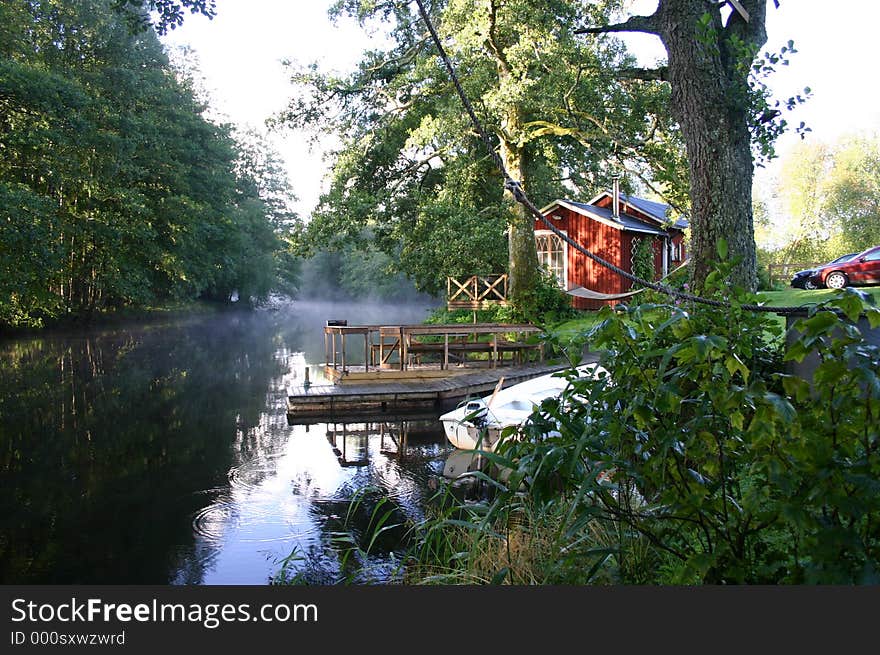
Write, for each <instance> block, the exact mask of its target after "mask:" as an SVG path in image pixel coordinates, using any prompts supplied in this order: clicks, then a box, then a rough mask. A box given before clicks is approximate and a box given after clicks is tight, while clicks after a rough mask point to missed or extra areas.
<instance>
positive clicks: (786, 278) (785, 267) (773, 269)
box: [767, 262, 824, 285]
mask: <svg viewBox="0 0 880 655" xmlns="http://www.w3.org/2000/svg"><path fill="white" fill-rule="evenodd" d="M823 263H824V262H801V263H798V262H794V263H787V264H769V265H768V266H767V272H768V274H769V277H770V284H771V285H773V284H788V283H789V282H791V278H792V276H793V275H794V274H795V273H797V272H798V271H803V270H806V269H808V268H816V267H817V266H821V265H822V264H823Z"/></svg>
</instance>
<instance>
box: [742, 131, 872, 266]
mask: <svg viewBox="0 0 880 655" xmlns="http://www.w3.org/2000/svg"><path fill="white" fill-rule="evenodd" d="M878 180H880V139H878V138H877V136H876V135H867V134H854V135H849V136H846V137H843V138H842V139H840V140H839V141H837V142H835V143H833V144H825V143H801V144H798V145H796V146H794V147H793V148H792V149H791V150H790V151H789V152H788V153H786V154H785V156H784V157H783V159H782V168H781V172H780V178H779V184H778V187H777V188H776V190H775V193H776V195H778V197H779V198H780V199H781V201H782V210H783V213H782V216H781V217H780V218H782V219H784V220H783V221H781V222H779V223H778V224H776V225H771V224H770V222H769V220H768V221H767V222H766V225H765V226H763V228H764V229H763V231H762V232H760V233H758V235H757V236H760V237H761V239H760V240H761V242H762V245H764V247H765V248H767V249H768V252H767V253H766V254H767V255H768V256H769V257H772V258H773V259H774V261H776V262H777V263H784V262H798V261H801V262H811V261H812V262H824V261H830V260H832V259H835V258H837V257H839V256H840V255H842V254H844V253H847V252H860V251H862V250H864V249H866V248H869V247H871V246H873V245H876V244H878V243H880V182H878ZM771 248H772V249H773V250H772V251H771V250H770V249H771Z"/></svg>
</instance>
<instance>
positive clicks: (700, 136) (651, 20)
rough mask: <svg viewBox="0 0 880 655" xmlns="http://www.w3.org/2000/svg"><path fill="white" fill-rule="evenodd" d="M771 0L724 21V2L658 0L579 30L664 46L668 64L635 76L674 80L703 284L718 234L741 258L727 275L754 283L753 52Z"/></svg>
mask: <svg viewBox="0 0 880 655" xmlns="http://www.w3.org/2000/svg"><path fill="white" fill-rule="evenodd" d="M767 1H768V0H739V2H738V3H737V5H738V7H737V8H735V10H731V13H730V15H729V17H728V18H727V22H726V24H725V23H724V22H723V21H722V18H721V5H722V4H723V3H716V2H708V1H707V0H660V2H659V4H658V6H657V11H656V12H654V13H653V14H652V15H650V16H632V17H630V18H629V19H628V20H626V21H625V22H623V23H618V24H614V25H603V26H598V27H587V28H583V29H580V30H577V32H578V33H580V34H602V33H609V32H645V33H648V34H655V35H657V36H658V37H660V39H661V40H662V41H663V45H664V46H666V52H667V55H668V56H669V64H668V66H667V67H666V69H665V70H663V69H657V70H655V71H648V70H643V69H639V72H638V76H637V77H638V78H640V79H664V80H668V81H669V82H670V84H671V88H672V98H671V103H672V107H671V109H672V113H673V117H674V118H675V120H676V121H678V123H679V125H680V126H681V132H682V135H683V136H684V139H685V147H686V149H687V155H688V162H689V167H690V171H689V172H690V197H691V214H690V225H691V262H692V274H693V280H694V282H695V285H696V287H697V289H700V288H702V287H703V286H704V283H705V281H706V276H707V275H708V274H709V272H710V270H711V268H712V262H713V261H715V260H717V259H718V254H717V252H718V251H717V246H718V241H719V240H720V239H724V240H725V241H726V242H727V245H728V251H729V253H730V257H731V258H733V259H736V260H738V263H737V265H736V267H735V268H734V269H733V271H732V272H731V275H730V279H729V282H730V283H732V284H736V285H739V286H743V287H745V288H747V289H751V290H753V289H754V288H755V286H756V281H757V279H756V261H755V229H754V218H753V216H752V175H753V172H754V169H753V164H752V151H751V133H750V129H749V127H750V120H751V118H752V116H751V110H752V108H751V106H750V100H749V94H748V89H749V87H748V74H749V70H750V68H751V64H752V61H753V59H754V55H755V54H756V53H757V52H758V50H759V49H760V48H761V47H762V46H763V45H764V43H765V42H766V41H767V33H766V29H765V20H766V15H767ZM740 9H743V10H744V11H745V12H747V14H748V20H746V18H745V16H744V15H743V14H742V13H740ZM630 77H631V75H630Z"/></svg>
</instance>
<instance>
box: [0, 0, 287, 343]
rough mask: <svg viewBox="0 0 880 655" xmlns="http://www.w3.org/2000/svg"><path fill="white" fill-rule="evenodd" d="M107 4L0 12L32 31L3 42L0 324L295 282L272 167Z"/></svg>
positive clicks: (281, 193) (258, 291)
mask: <svg viewBox="0 0 880 655" xmlns="http://www.w3.org/2000/svg"><path fill="white" fill-rule="evenodd" d="M110 4H111V3H110V1H109V0H84V1H82V2H77V3H58V2H53V1H51V0H44V1H41V2H30V3H7V4H4V5H3V7H2V9H0V12H2V13H0V18H2V19H3V22H4V24H10V25H18V26H19V27H25V28H26V29H27V33H28V34H29V37H28V38H27V39H22V38H16V37H15V36H14V35H13V34H11V33H7V32H5V31H4V32H0V51H2V52H0V54H2V55H3V57H2V58H0V116H2V118H0V149H2V151H3V158H2V161H0V253H2V254H0V292H2V294H0V296H2V300H0V326H10V325H11V326H18V325H39V324H41V323H42V322H44V321H46V320H54V319H57V318H62V317H69V316H89V315H92V314H94V313H98V312H103V311H105V310H108V309H115V308H119V307H123V306H127V305H135V306H138V305H140V306H142V305H145V304H149V303H153V302H163V301H166V300H172V301H174V300H181V299H187V298H189V299H192V298H195V297H198V296H200V295H202V296H205V297H211V298H217V299H221V300H227V299H228V298H229V296H230V294H231V293H232V292H233V291H238V292H239V295H240V296H242V297H243V298H245V299H247V300H250V299H254V300H259V299H260V298H262V297H265V296H266V295H267V293H268V292H269V290H270V289H271V288H273V287H275V286H277V284H278V277H279V275H280V274H284V275H285V276H287V277H288V278H289V276H290V275H291V274H293V273H294V272H295V271H294V270H293V269H292V267H291V266H290V260H289V258H287V257H286V256H285V255H284V251H285V249H286V248H287V246H286V243H285V240H286V238H287V235H288V234H289V232H290V231H291V230H292V229H293V228H294V227H295V224H296V223H297V220H298V219H296V217H295V216H294V215H293V214H292V213H291V212H290V211H289V210H287V208H286V206H285V201H284V200H283V198H284V197H285V196H286V197H288V198H289V197H290V192H289V188H287V186H286V181H285V180H283V178H282V177H281V176H280V175H279V167H278V165H277V158H276V157H274V156H273V155H272V154H271V153H270V152H269V151H268V150H267V149H266V148H265V147H264V144H260V143H258V142H255V141H253V140H252V139H251V138H250V137H248V136H247V135H235V134H233V132H232V130H231V129H230V128H229V127H228V126H219V125H215V124H213V123H211V122H209V121H207V120H206V119H205V118H204V117H203V116H202V112H203V111H204V109H205V108H204V106H203V105H201V104H200V103H199V102H198V101H197V100H196V98H195V95H194V93H193V91H192V88H191V84H190V82H189V81H188V80H186V79H184V78H183V77H181V76H178V75H177V74H176V73H175V71H173V70H172V69H171V67H170V65H169V63H168V61H167V58H166V57H165V55H164V53H163V51H162V47H161V45H160V43H159V41H158V39H157V38H156V35H155V33H154V32H153V31H152V30H147V31H143V32H140V33H137V34H132V33H131V32H130V31H129V30H128V29H127V26H126V25H125V24H124V20H123V18H122V17H121V16H120V15H119V14H118V13H116V12H113V11H110ZM116 4H120V3H116ZM170 4H171V3H163V6H166V5H167V6H170ZM178 4H179V3H178ZM184 4H186V5H187V6H195V5H199V4H202V5H204V3H184Z"/></svg>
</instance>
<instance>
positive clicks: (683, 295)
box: [415, 0, 803, 314]
mask: <svg viewBox="0 0 880 655" xmlns="http://www.w3.org/2000/svg"><path fill="white" fill-rule="evenodd" d="M415 2H416V5H417V6H418V8H419V14H420V15H421V17H422V20H424V21H425V26H426V27H427V28H428V32H429V33H430V34H431V40H432V41H433V42H434V45H435V46H436V47H437V51H438V53H439V54H440V59H441V60H442V61H443V65H444V66H445V68H446V71H447V72H448V73H449V77H450V79H451V80H452V84H453V86H455V90H456V92H457V93H458V97H459V98H460V99H461V102H462V104H463V105H464V108H465V111H466V112H467V114H468V116H469V117H470V119H471V123H473V125H474V129H475V130H476V131H477V134H478V135H479V137H480V140H481V141H482V142H483V144H484V145H485V146H486V150H487V151H488V152H489V155H490V157H491V158H492V161H493V162H495V166H496V167H497V168H498V170H499V171H500V172H501V175H502V177H503V178H504V188H505V189H506V190H507V191H510V193H511V194H512V195H513V197H514V199H515V200H516V201H517V202H518V203H520V204H521V205H523V206H524V207H525V208H526V209H528V210H529V211H530V212H531V213H532V214H533V215H534V216H535V217H536V218H538V219H539V220H540V221H541V222H542V223H544V225H545V226H546V227H547V228H548V229H549V230H550V231H551V232H553V233H554V234H555V235H556V236H558V237H559V238H560V239H562V240H563V241H564V242H565V243H567V244H568V245H570V246H571V247H572V248H574V249H575V250H577V251H578V252H579V253H581V254H583V255H585V256H587V257H589V258H590V259H592V260H593V261H595V262H596V263H597V264H600V265H601V266H604V267H605V268H608V269H610V270H611V271H613V272H615V273H617V274H618V275H620V276H621V277H623V278H625V279H627V280H629V281H630V282H634V283H635V284H638V285H641V286H642V287H645V288H648V289H653V290H654V291H657V292H659V293H662V294H665V295H667V296H671V297H673V298H679V299H682V300H689V301H691V302H695V303H701V304H703V305H709V306H711V307H723V308H730V307H731V305H730V303H728V302H724V301H721V300H715V299H713V298H703V297H700V296H697V295H694V294H692V293H687V292H685V291H679V290H678V289H673V288H672V287H668V286H666V285H664V284H659V283H656V282H650V281H648V280H645V279H642V278H640V277H638V276H636V275H633V274H632V273H630V272H629V271H626V270H624V269H622V268H620V267H619V266H617V265H615V264H613V263H611V262H609V261H608V260H606V259H603V258H602V257H600V256H599V255H596V254H595V253H592V252H590V251H589V250H587V249H586V248H585V247H584V246H582V245H581V244H580V243H578V242H577V241H575V240H574V239H572V238H571V237H569V236H568V235H567V234H566V233H565V232H563V231H562V230H560V229H559V228H558V227H556V226H555V225H553V223H552V222H551V221H550V220H549V219H548V218H547V217H546V216H544V215H543V214H542V213H541V210H539V209H538V208H537V207H536V206H535V205H534V203H532V201H531V200H529V197H528V196H527V195H526V193H525V191H524V190H523V188H522V186H521V185H520V183H519V182H517V181H516V180H514V179H513V178H512V177H511V176H510V174H509V173H508V172H507V169H506V168H505V166H504V162H503V161H502V160H501V156H500V155H499V154H498V153H497V152H496V150H495V145H494V144H493V142H492V140H491V139H490V138H489V135H488V134H487V133H486V130H485V129H484V128H483V124H482V123H481V122H480V119H479V118H477V114H476V112H475V111H474V108H473V106H472V105H471V102H470V100H469V99H468V97H467V94H466V93H465V91H464V88H463V87H462V86H461V82H460V81H459V79H458V75H457V74H456V72H455V68H454V67H453V65H452V61H451V60H450V59H449V56H448V55H447V54H446V49H445V48H444V47H443V43H442V42H441V41H440V37H439V36H438V35H437V31H436V30H435V29H434V25H433V23H432V22H431V19H430V18H429V16H428V12H427V11H426V10H425V6H424V4H423V2H422V0H415ZM585 291H589V290H588V289H587V290H585ZM639 291H641V289H639ZM589 292H590V293H594V294H595V293H598V292H595V291H589ZM600 295H602V294H600ZM605 295H619V294H605ZM628 295H632V294H628ZM741 308H742V309H746V310H749V311H753V312H769V313H774V314H793V313H797V312H802V311H803V307H767V306H765V305H754V304H745V305H741Z"/></svg>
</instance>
